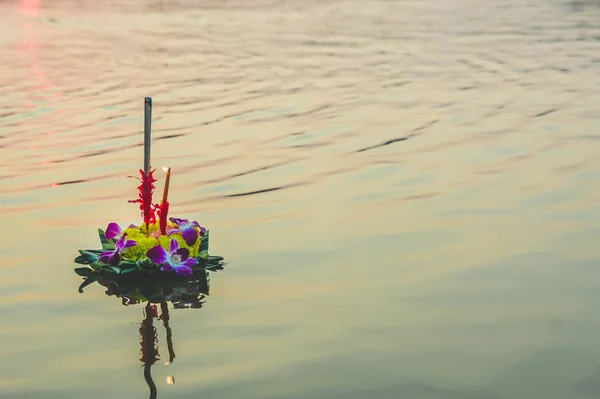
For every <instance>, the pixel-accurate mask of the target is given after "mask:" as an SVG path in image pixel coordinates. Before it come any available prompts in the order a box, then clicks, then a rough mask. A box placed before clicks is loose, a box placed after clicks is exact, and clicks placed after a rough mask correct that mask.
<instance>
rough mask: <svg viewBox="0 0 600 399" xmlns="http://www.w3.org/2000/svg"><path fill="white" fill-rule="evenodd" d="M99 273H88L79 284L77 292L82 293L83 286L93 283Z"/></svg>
mask: <svg viewBox="0 0 600 399" xmlns="http://www.w3.org/2000/svg"><path fill="white" fill-rule="evenodd" d="M100 277H101V276H100V275H97V274H96V273H92V274H90V276H89V277H87V278H86V279H85V280H83V283H81V285H80V286H79V293H80V294H83V289H84V288H85V287H87V286H88V285H90V284H93V283H95V282H96V281H98V280H99V279H100Z"/></svg>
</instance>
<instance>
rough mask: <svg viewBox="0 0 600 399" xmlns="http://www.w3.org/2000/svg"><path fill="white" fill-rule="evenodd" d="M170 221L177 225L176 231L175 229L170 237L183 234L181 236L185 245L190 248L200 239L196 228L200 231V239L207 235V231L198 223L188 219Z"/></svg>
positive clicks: (172, 219)
mask: <svg viewBox="0 0 600 399" xmlns="http://www.w3.org/2000/svg"><path fill="white" fill-rule="evenodd" d="M169 220H170V221H171V222H173V223H175V224H176V225H177V228H176V229H173V230H171V231H170V232H169V236H170V235H171V234H175V233H179V232H181V236H182V237H183V239H184V240H185V243H186V244H187V245H189V246H192V245H194V243H195V242H196V240H197V239H198V230H196V227H197V228H198V229H200V237H202V236H204V234H205V233H206V229H205V228H204V227H202V226H200V225H199V224H198V222H196V221H194V222H190V221H189V220H187V219H179V218H169Z"/></svg>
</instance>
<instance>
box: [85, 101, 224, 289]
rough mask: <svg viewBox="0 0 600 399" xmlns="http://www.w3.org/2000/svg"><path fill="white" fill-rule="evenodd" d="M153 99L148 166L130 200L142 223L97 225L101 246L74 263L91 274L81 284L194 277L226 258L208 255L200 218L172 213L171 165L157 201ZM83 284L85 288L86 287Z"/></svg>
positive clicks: (146, 134) (146, 154) (206, 236)
mask: <svg viewBox="0 0 600 399" xmlns="http://www.w3.org/2000/svg"><path fill="white" fill-rule="evenodd" d="M151 114H152V99H151V98H149V97H147V98H146V99H145V123H144V169H143V170H142V169H140V171H139V172H140V175H141V176H140V178H138V179H139V181H140V185H139V186H138V191H139V195H138V198H137V199H135V200H130V201H129V202H131V203H136V204H139V208H140V211H141V216H142V219H143V222H142V223H140V224H139V225H135V224H131V225H129V226H128V227H126V228H122V227H121V226H120V225H119V224H117V223H116V222H110V223H109V224H108V226H107V227H106V229H105V230H102V229H98V235H99V237H100V243H101V244H102V249H87V250H79V253H80V255H79V256H78V257H77V258H75V262H76V263H79V264H82V265H86V267H81V268H76V269H75V272H77V274H79V275H81V276H84V277H86V281H85V282H84V284H82V287H81V288H83V286H85V285H87V284H90V283H91V282H94V281H98V280H100V279H101V278H106V277H111V276H123V275H128V274H133V275H132V277H133V276H136V275H138V273H144V274H153V275H154V274H156V275H157V276H156V277H158V278H160V276H161V275H163V276H164V277H167V276H179V277H185V278H190V277H192V276H193V274H194V272H198V271H204V272H205V270H206V269H207V268H209V269H210V268H211V267H212V268H214V267H216V266H218V265H219V264H220V263H221V261H222V260H223V258H222V257H219V256H209V254H208V239H209V234H208V230H207V229H206V228H205V227H203V226H201V225H200V224H199V223H198V222H197V221H190V220H188V219H183V218H176V217H169V202H168V200H167V197H168V192H169V184H170V179H171V168H170V167H169V168H163V170H164V171H165V173H166V181H165V186H164V191H163V196H162V200H161V201H160V203H154V202H153V199H152V197H153V194H154V189H155V185H154V183H155V182H156V181H157V180H156V179H155V177H154V172H155V171H156V170H155V169H154V170H151V169H150V121H151ZM81 288H80V290H81Z"/></svg>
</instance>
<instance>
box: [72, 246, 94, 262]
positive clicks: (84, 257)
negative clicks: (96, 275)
mask: <svg viewBox="0 0 600 399" xmlns="http://www.w3.org/2000/svg"><path fill="white" fill-rule="evenodd" d="M79 253H80V254H81V256H78V257H77V258H75V262H76V263H79V264H82V265H89V264H91V263H94V262H96V261H97V260H98V258H99V256H98V255H96V254H94V253H91V252H89V251H85V250H83V249H80V250H79Z"/></svg>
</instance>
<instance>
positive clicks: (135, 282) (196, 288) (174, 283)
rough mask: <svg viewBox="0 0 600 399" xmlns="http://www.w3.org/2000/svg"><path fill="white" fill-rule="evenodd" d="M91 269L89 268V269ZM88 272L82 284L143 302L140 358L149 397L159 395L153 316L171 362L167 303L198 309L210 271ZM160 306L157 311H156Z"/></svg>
mask: <svg viewBox="0 0 600 399" xmlns="http://www.w3.org/2000/svg"><path fill="white" fill-rule="evenodd" d="M222 269H223V266H222V264H218V265H213V266H212V267H211V268H210V270H211V271H213V272H214V271H217V270H222ZM90 270H91V269H90ZM91 277H92V276H90V275H88V276H87V277H86V278H85V282H84V284H82V286H81V287H80V289H79V291H80V292H83V291H82V287H84V286H88V285H90V284H93V283H95V282H98V283H99V284H100V285H102V286H104V287H106V288H107V290H106V295H108V296H116V297H117V298H121V300H122V304H123V305H125V306H130V305H134V304H139V303H143V302H145V303H146V305H145V306H144V311H143V317H142V322H141V324H140V328H139V336H140V345H141V350H140V361H141V362H142V365H143V366H144V379H145V381H146V383H147V384H148V387H149V389H150V399H155V398H157V397H158V390H157V387H156V384H155V383H154V380H153V378H152V366H153V365H154V364H155V363H156V362H157V361H159V360H160V359H161V357H160V353H159V334H158V332H157V330H156V327H155V326H154V320H158V321H161V322H162V324H163V327H164V334H165V335H164V338H165V341H166V345H167V351H168V360H167V361H166V363H165V365H170V364H172V363H173V361H174V360H175V349H174V346H173V332H172V330H171V325H170V316H169V303H171V304H172V305H173V308H174V309H185V308H191V309H199V308H201V307H202V305H203V304H204V303H205V302H206V301H205V298H206V296H207V295H209V271H208V270H205V271H200V272H196V273H194V275H193V276H192V277H190V278H187V279H182V278H181V277H178V276H166V277H165V276H162V277H161V276H158V277H157V276H156V275H143V274H141V275H140V274H127V275H112V276H103V277H102V278H101V279H98V278H99V277H97V276H93V278H91ZM159 307H160V314H159ZM167 383H168V384H174V383H175V377H174V376H172V375H169V376H168V377H167Z"/></svg>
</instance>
